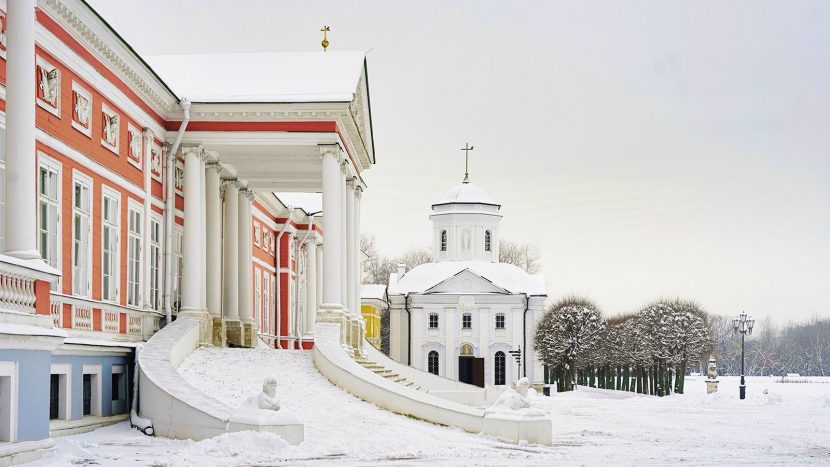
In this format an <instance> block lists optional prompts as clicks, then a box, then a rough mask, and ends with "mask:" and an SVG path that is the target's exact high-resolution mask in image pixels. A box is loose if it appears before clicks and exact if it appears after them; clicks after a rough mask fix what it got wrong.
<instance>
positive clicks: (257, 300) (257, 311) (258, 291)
mask: <svg viewBox="0 0 830 467" xmlns="http://www.w3.org/2000/svg"><path fill="white" fill-rule="evenodd" d="M261 280H262V274H261V273H260V272H259V269H254V322H256V323H258V324H259V325H262V321H261V319H262V288H261V283H260V281H261Z"/></svg>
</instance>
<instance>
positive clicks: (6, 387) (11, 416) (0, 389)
mask: <svg viewBox="0 0 830 467" xmlns="http://www.w3.org/2000/svg"><path fill="white" fill-rule="evenodd" d="M18 365H19V363H18V362H16V361H9V360H6V361H0V443H14V442H16V441H17V409H18V391H19V387H20V385H19V384H18Z"/></svg>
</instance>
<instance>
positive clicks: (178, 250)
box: [173, 229, 184, 311]
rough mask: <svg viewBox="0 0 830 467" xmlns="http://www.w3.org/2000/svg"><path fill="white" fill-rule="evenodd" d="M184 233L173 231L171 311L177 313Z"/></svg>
mask: <svg viewBox="0 0 830 467" xmlns="http://www.w3.org/2000/svg"><path fill="white" fill-rule="evenodd" d="M183 242H184V232H183V231H182V230H180V229H174V230H173V271H174V273H175V274H174V275H173V309H174V310H176V311H179V309H180V308H181V303H182V265H183V261H184V256H183V252H184V250H183V248H184V244H183Z"/></svg>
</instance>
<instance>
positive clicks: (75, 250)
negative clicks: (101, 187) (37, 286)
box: [72, 180, 92, 297]
mask: <svg viewBox="0 0 830 467" xmlns="http://www.w3.org/2000/svg"><path fill="white" fill-rule="evenodd" d="M72 198H73V200H72V293H73V294H75V295H79V296H82V297H88V296H89V293H90V290H89V285H90V284H89V282H90V272H91V264H90V263H91V261H92V258H91V255H90V252H91V248H92V242H91V241H90V229H91V227H90V218H91V213H92V190H91V189H90V185H89V184H88V183H86V182H82V181H80V180H75V183H74V190H73V194H72Z"/></svg>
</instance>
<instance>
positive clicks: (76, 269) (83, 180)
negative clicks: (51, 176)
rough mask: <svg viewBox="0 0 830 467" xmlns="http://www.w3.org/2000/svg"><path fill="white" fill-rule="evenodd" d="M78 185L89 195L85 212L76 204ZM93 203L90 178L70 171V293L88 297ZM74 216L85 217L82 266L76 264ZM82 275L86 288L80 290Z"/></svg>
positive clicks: (89, 291) (89, 292) (90, 281)
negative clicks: (78, 281) (79, 283)
mask: <svg viewBox="0 0 830 467" xmlns="http://www.w3.org/2000/svg"><path fill="white" fill-rule="evenodd" d="M76 185H80V186H81V187H82V189H86V191H87V195H88V197H89V199H88V201H89V209H88V211H87V212H84V211H82V210H81V209H79V208H78V207H77V206H76V200H75V186H76ZM94 205H95V196H94V192H93V183H92V178H90V177H88V176H87V175H84V174H82V173H81V172H78V171H77V170H73V171H72V294H73V295H77V296H80V297H90V296H91V295H92V213H93V210H94ZM76 216H82V217H84V216H85V217H86V221H87V225H86V248H85V253H86V261H85V264H83V265H82V266H76V263H77V262H78V258H77V253H76V250H77V249H76V248H75V243H76V242H78V241H79V240H78V239H77V238H75V218H76ZM81 276H83V277H84V279H85V281H86V287H85V289H86V290H81V289H80V288H79V286H78V283H77V282H76V281H77V278H78V277H81Z"/></svg>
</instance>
